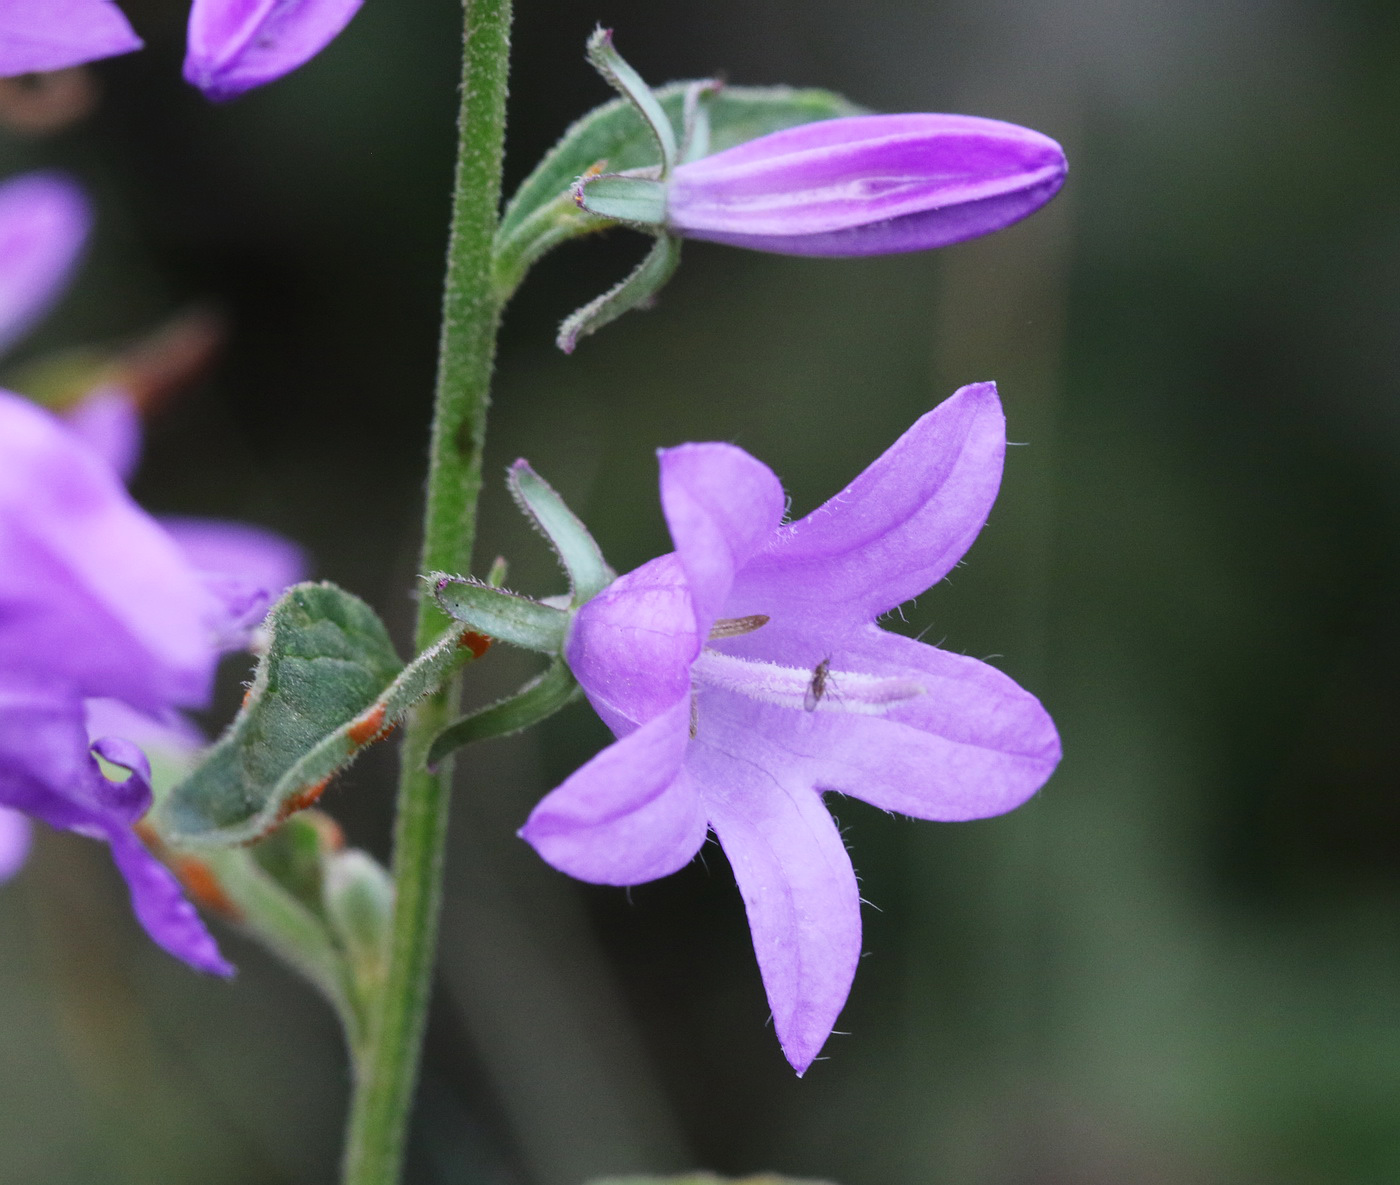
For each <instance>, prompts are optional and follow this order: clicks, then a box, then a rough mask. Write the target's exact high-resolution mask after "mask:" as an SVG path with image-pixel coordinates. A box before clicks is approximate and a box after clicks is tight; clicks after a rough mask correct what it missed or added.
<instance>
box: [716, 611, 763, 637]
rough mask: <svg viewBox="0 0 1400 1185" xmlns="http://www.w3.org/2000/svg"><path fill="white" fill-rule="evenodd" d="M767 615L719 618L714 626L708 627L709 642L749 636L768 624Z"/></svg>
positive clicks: (755, 614)
mask: <svg viewBox="0 0 1400 1185" xmlns="http://www.w3.org/2000/svg"><path fill="white" fill-rule="evenodd" d="M769 620H770V619H769V617H768V614H766V613H754V614H752V615H751V616H749V617H721V618H720V619H719V620H718V621H717V622H715V623H714V625H712V626H710V641H711V642H718V641H719V640H720V639H721V638H740V637H743V636H744V635H745V634H751V633H753V632H754V630H756V629H761V628H762V627H763V626H765V625H767V624H768V622H769Z"/></svg>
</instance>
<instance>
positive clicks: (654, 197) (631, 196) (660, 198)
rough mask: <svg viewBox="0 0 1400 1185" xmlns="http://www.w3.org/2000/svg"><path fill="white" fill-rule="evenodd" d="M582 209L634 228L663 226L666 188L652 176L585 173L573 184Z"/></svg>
mask: <svg viewBox="0 0 1400 1185" xmlns="http://www.w3.org/2000/svg"><path fill="white" fill-rule="evenodd" d="M573 195H574V201H576V202H577V203H578V204H579V208H580V209H582V210H586V211H588V213H590V214H597V215H599V216H600V217H602V218H611V219H613V220H615V221H617V222H626V223H628V224H629V225H632V226H638V227H649V226H661V225H663V224H664V223H665V221H666V186H665V184H664V183H663V182H660V181H656V180H653V179H652V178H650V177H628V176H625V175H623V174H620V173H594V174H585V175H584V176H582V177H580V178H579V179H578V180H577V181H576V182H574V187H573Z"/></svg>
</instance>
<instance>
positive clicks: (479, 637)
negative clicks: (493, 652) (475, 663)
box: [457, 630, 491, 658]
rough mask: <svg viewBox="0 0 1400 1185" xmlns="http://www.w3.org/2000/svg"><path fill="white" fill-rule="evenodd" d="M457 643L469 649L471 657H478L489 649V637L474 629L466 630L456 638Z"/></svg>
mask: <svg viewBox="0 0 1400 1185" xmlns="http://www.w3.org/2000/svg"><path fill="white" fill-rule="evenodd" d="M457 645H458V646H463V647H465V648H466V649H468V650H470V651H471V652H472V657H473V658H480V657H481V656H482V655H483V654H485V653H486V652H487V651H488V650H490V649H491V639H490V638H488V637H487V636H486V635H485V634H478V633H477V632H476V631H475V630H468V631H467V632H466V633H464V634H463V635H462V636H461V637H460V638H458V639H457Z"/></svg>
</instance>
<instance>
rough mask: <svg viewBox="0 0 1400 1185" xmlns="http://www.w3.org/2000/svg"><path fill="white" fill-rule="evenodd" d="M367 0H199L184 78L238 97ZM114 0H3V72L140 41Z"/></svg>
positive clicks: (90, 57) (61, 63) (50, 65)
mask: <svg viewBox="0 0 1400 1185" xmlns="http://www.w3.org/2000/svg"><path fill="white" fill-rule="evenodd" d="M361 3H363V0H194V3H193V4H192V5H191V7H190V23H189V41H188V47H187V52H186V55H185V78H186V79H187V80H188V81H189V82H192V83H193V84H194V85H195V86H197V87H199V89H200V90H202V91H203V92H204V93H205V94H206V95H207V96H208V97H209V98H211V99H215V100H223V99H232V98H235V97H237V96H238V95H241V94H243V92H244V91H249V90H252V89H253V88H254V87H256V86H262V85H263V84H264V83H268V82H272V81H274V80H276V79H278V78H281V77H282V75H284V74H290V73H291V72H292V71H293V70H295V69H296V68H297V67H298V66H302V65H305V64H306V63H307V62H308V61H310V60H311V59H312V58H314V57H315V56H316V55H317V54H318V53H320V52H321V50H323V49H324V48H325V47H326V46H327V45H328V44H330V42H331V41H332V40H334V38H335V36H336V34H338V33H339V32H340V31H341V30H342V29H343V28H345V26H346V25H347V24H348V23H349V22H350V18H351V17H352V16H354V15H355V13H356V12H357V11H358V10H359V7H360V5H361ZM141 44H142V43H141V39H140V38H139V37H137V36H136V34H135V33H134V32H132V29H131V26H130V25H129V24H127V21H126V18H125V17H124V16H122V14H121V10H120V9H118V8H117V6H116V5H115V4H114V3H112V2H111V0H3V3H0V78H8V77H11V76H13V75H16V74H31V73H34V72H36V71H42V70H58V69H62V68H63V67H65V66H76V65H79V64H80V63H83V62H92V61H96V60H97V59H98V58H108V57H111V56H113V55H114V54H122V53H129V52H130V51H132V50H134V49H140V48H141Z"/></svg>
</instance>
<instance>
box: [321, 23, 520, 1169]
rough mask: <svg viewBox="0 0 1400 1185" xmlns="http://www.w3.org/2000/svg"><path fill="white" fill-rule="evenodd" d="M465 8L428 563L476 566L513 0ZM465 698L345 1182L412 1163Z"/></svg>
mask: <svg viewBox="0 0 1400 1185" xmlns="http://www.w3.org/2000/svg"><path fill="white" fill-rule="evenodd" d="M464 11H465V32H464V37H463V51H462V90H461V111H460V115H459V117H458V145H457V171H456V179H455V185H454V190H453V207H452V233H451V239H450V242H449V245H448V252H447V278H446V283H445V291H444V296H443V311H442V338H441V343H440V346H439V353H438V378H437V396H436V403H435V406H434V411H433V429H432V445H431V457H430V461H429V470H428V491H427V508H426V510H425V513H424V524H423V552H422V565H421V568H420V571H423V572H433V571H447V572H465V571H467V570H468V568H469V567H470V564H471V551H472V543H473V541H474V536H475V533H476V503H477V494H478V492H479V491H480V489H481V454H482V448H483V446H484V444H485V440H486V411H487V407H488V406H489V404H490V384H491V368H492V363H493V361H494V358H495V350H496V330H497V327H498V325H499V322H500V315H501V301H500V300H499V298H498V297H497V296H496V295H495V293H494V290H493V287H492V283H491V278H492V275H491V273H492V263H491V245H492V239H493V237H494V235H495V231H496V221H497V216H498V210H499V207H500V197H501V158H502V151H503V145H504V140H505V98H506V78H507V72H508V68H509V51H510V16H511V4H510V0H464ZM447 624H448V622H447V619H446V618H445V617H444V616H443V615H442V613H441V612H440V610H438V608H437V606H436V605H435V604H434V602H433V599H432V598H431V597H429V596H424V597H423V598H422V600H421V602H420V604H419V611H418V636H417V647H418V649H419V650H422V649H423V648H424V647H426V646H428V645H429V644H430V643H431V642H432V641H433V640H434V638H436V637H437V636H438V634H440V633H441V632H442V630H443V629H444V628H446V626H447ZM456 700H457V681H456V680H453V681H452V682H451V683H450V684H449V685H448V686H447V687H446V688H444V689H443V690H442V691H441V692H439V693H438V694H437V695H434V696H432V697H430V698H429V699H427V700H425V701H424V702H423V703H422V704H421V705H420V706H419V707H418V708H417V709H415V711H414V712H413V713H411V714H410V716H409V717H408V720H407V724H406V728H405V733H404V743H403V755H402V768H401V772H400V780H399V796H398V814H397V821H396V824H395V836H394V882H395V892H396V900H395V907H394V924H393V933H392V939H391V943H392V946H391V951H390V962H389V972H388V977H387V981H386V983H385V985H384V990H383V992H382V994H381V995H380V997H379V999H378V1000H377V1001H376V1003H375V1006H374V1008H373V1009H372V1013H371V1015H370V1017H369V1029H370V1031H369V1035H368V1042H367V1045H366V1047H365V1052H364V1056H363V1057H362V1058H361V1059H360V1060H359V1063H358V1064H357V1065H356V1067H355V1081H354V1096H353V1098H352V1100H351V1108H350V1119H349V1126H348V1131H347V1135H346V1147H345V1161H344V1174H343V1177H342V1180H343V1182H344V1185H393V1183H394V1182H397V1181H398V1180H399V1179H400V1174H401V1171H402V1162H403V1147H404V1134H405V1130H406V1128H407V1125H408V1115H409V1110H410V1108H411V1106H412V1103H413V1094H414V1086H415V1084H416V1081H417V1077H418V1062H419V1052H420V1050H419V1047H420V1045H421V1043H422V1038H423V1029H424V1025H425V1022H426V1019H427V1009H428V996H429V989H430V986H431V979H432V970H433V962H434V954H435V948H436V944H437V923H438V909H439V905H440V903H441V898H442V864H443V848H444V845H445V841H446V836H447V808H448V798H449V791H450V787H451V778H452V768H451V761H450V760H449V761H444V762H443V763H442V764H441V765H440V766H438V767H437V769H436V770H435V771H431V772H430V771H429V770H428V768H427V766H426V764H425V760H424V759H425V757H426V755H427V751H428V746H429V745H430V744H431V742H432V739H433V737H434V736H435V735H436V734H437V733H438V732H440V731H441V730H442V729H443V728H444V727H445V726H446V725H447V724H448V723H450V722H451V720H452V718H453V715H454V708H455V704H456Z"/></svg>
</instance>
